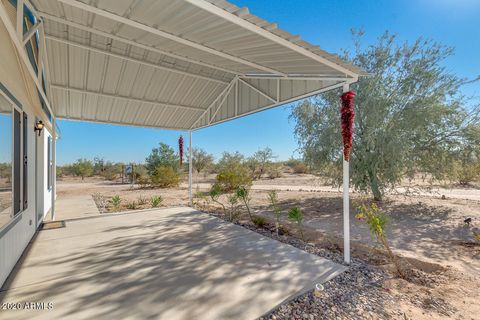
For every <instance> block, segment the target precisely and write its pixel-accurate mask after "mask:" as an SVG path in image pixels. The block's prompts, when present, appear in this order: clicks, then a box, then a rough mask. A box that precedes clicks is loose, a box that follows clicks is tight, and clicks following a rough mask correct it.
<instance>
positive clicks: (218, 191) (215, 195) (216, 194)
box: [208, 183, 227, 216]
mask: <svg viewBox="0 0 480 320" xmlns="http://www.w3.org/2000/svg"><path fill="white" fill-rule="evenodd" d="M222 193H223V192H222V187H221V186H220V185H219V184H218V183H215V184H214V185H212V187H211V188H210V191H209V193H208V194H209V196H210V198H211V199H212V201H213V202H215V203H218V204H219V205H221V206H222V208H223V214H224V215H225V216H227V208H226V207H225V205H224V204H223V203H222V202H220V200H219V199H220V196H221V195H222Z"/></svg>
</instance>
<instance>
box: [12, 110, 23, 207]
mask: <svg viewBox="0 0 480 320" xmlns="http://www.w3.org/2000/svg"><path fill="white" fill-rule="evenodd" d="M21 127H22V118H21V115H20V112H19V111H18V110H17V109H14V110H13V215H16V214H18V213H19V212H20V210H21V209H20V208H21V207H22V206H21V204H22V202H21V201H22V200H21V199H20V198H21V197H20V195H21V193H20V188H21V187H20V181H21V180H20V178H21V175H22V157H21V153H22V150H21V140H20V136H21V134H22V131H21Z"/></svg>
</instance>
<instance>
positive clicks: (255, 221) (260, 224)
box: [252, 215, 267, 228]
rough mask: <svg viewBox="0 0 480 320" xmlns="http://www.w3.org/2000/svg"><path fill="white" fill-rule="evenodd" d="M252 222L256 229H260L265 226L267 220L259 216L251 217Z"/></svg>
mask: <svg viewBox="0 0 480 320" xmlns="http://www.w3.org/2000/svg"><path fill="white" fill-rule="evenodd" d="M252 222H253V224H254V225H256V226H257V227H259V228H262V227H264V226H265V225H266V224H267V219H265V218H264V217H261V216H257V215H254V216H253V217H252Z"/></svg>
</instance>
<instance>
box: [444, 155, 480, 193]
mask: <svg viewBox="0 0 480 320" xmlns="http://www.w3.org/2000/svg"><path fill="white" fill-rule="evenodd" d="M452 167H453V170H452V171H451V177H452V178H453V179H454V180H455V181H457V182H458V183H459V184H461V185H464V186H466V185H469V184H470V183H472V182H475V181H477V180H479V179H480V161H478V160H477V161H475V160H473V159H472V160H471V161H462V160H456V161H454V162H453V165H452Z"/></svg>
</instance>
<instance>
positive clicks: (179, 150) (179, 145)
mask: <svg viewBox="0 0 480 320" xmlns="http://www.w3.org/2000/svg"><path fill="white" fill-rule="evenodd" d="M178 154H179V156H180V165H182V164H183V137H182V136H180V138H178Z"/></svg>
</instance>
